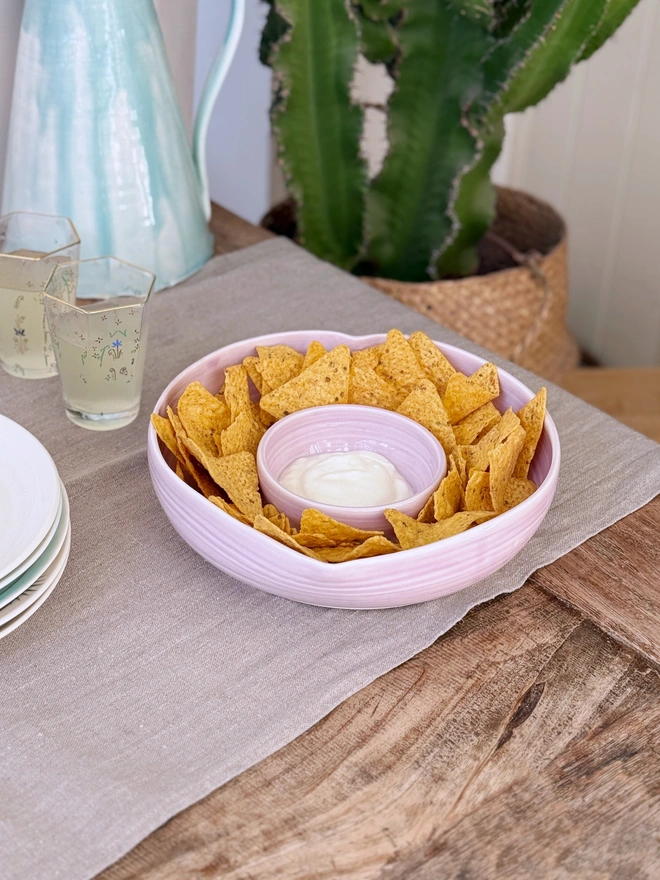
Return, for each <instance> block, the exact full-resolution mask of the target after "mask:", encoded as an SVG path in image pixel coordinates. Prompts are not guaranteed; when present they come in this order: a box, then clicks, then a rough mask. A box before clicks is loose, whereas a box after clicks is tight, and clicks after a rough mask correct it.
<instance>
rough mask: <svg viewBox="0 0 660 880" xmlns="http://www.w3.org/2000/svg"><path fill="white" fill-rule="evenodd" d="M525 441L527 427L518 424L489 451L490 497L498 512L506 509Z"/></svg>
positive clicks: (494, 508)
mask: <svg viewBox="0 0 660 880" xmlns="http://www.w3.org/2000/svg"><path fill="white" fill-rule="evenodd" d="M524 442H525V429H524V428H523V426H522V425H518V427H517V428H514V430H513V431H512V432H511V433H510V434H508V435H507V437H506V438H505V439H504V440H503V442H502V443H500V444H499V445H498V446H496V447H495V449H493V450H491V451H490V452H489V453H488V464H489V470H490V497H491V499H492V502H493V510H494V511H495V512H496V513H502V512H503V511H504V510H506V505H505V503H504V499H505V497H506V490H507V485H508V482H509V480H510V478H511V476H512V475H513V470H514V468H515V466H516V462H517V461H518V456H519V455H520V451H521V449H522V448H523V444H524Z"/></svg>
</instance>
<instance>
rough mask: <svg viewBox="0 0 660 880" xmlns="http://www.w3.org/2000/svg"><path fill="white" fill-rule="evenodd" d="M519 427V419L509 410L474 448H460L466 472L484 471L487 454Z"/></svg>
mask: <svg viewBox="0 0 660 880" xmlns="http://www.w3.org/2000/svg"><path fill="white" fill-rule="evenodd" d="M518 427H520V419H519V418H518V416H517V415H516V414H515V413H514V412H513V410H512V409H511V408H509V409H508V410H507V411H506V412H505V413H504V415H503V416H502V418H501V419H500V420H499V422H497V424H496V425H495V426H494V427H492V428H491V429H490V431H488V432H487V433H486V434H484V436H483V437H482V438H481V440H480V441H479V442H478V443H477V444H476V445H475V446H461V447H460V450H461V454H462V455H463V457H464V458H465V461H466V464H467V468H468V472H469V471H471V470H478V471H485V470H486V469H487V467H488V453H489V452H491V451H492V450H493V449H495V447H496V446H498V445H499V444H500V443H502V442H503V441H504V440H506V438H507V437H508V436H509V434H511V432H512V431H515V429H516V428H518Z"/></svg>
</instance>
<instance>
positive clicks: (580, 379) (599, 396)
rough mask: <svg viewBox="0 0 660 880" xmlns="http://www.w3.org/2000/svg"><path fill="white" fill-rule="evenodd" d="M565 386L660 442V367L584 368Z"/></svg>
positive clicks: (567, 379) (573, 373) (566, 379)
mask: <svg viewBox="0 0 660 880" xmlns="http://www.w3.org/2000/svg"><path fill="white" fill-rule="evenodd" d="M561 384H562V387H563V388H565V389H566V390H567V391H570V392H571V394H575V396H576V397H580V398H581V399H582V400H586V401H587V403H590V404H591V405H592V406H595V407H598V409H602V410H603V412H606V413H609V414H610V415H611V416H614V418H615V419H618V420H619V421H620V422H623V423H624V425H628V427H630V428H634V430H635V431H639V433H640V434H646V436H647V437H652V438H653V440H656V441H657V442H659V443H660V367H630V368H624V369H613V368H609V367H582V368H579V369H577V370H571V371H570V372H569V373H568V374H567V375H566V376H565V377H564V379H563V381H562V383H561Z"/></svg>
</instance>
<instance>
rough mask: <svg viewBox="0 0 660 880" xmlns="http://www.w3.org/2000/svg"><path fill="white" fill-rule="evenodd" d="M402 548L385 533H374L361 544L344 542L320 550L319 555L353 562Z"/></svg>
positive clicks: (328, 559) (322, 557)
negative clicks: (384, 534)
mask: <svg viewBox="0 0 660 880" xmlns="http://www.w3.org/2000/svg"><path fill="white" fill-rule="evenodd" d="M400 549H401V548H400V547H397V545H396V544H393V543H392V542H391V541H390V540H389V538H386V537H384V536H383V535H374V536H373V537H372V538H367V540H366V541H364V542H363V543H361V544H355V545H350V544H344V545H341V546H340V547H327V548H325V549H321V550H318V551H317V552H318V555H319V556H320V558H321V559H324V560H325V561H326V562H351V561H352V560H353V559H367V558H369V557H371V556H383V555H385V554H387V553H397V552H398V551H399V550H400Z"/></svg>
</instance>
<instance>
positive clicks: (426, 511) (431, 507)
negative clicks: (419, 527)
mask: <svg viewBox="0 0 660 880" xmlns="http://www.w3.org/2000/svg"><path fill="white" fill-rule="evenodd" d="M417 522H421V523H432V522H435V502H434V499H433V495H429V500H428V501H427V502H426V504H425V505H424V507H422V509H421V510H420V512H419V513H418V514H417Z"/></svg>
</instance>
